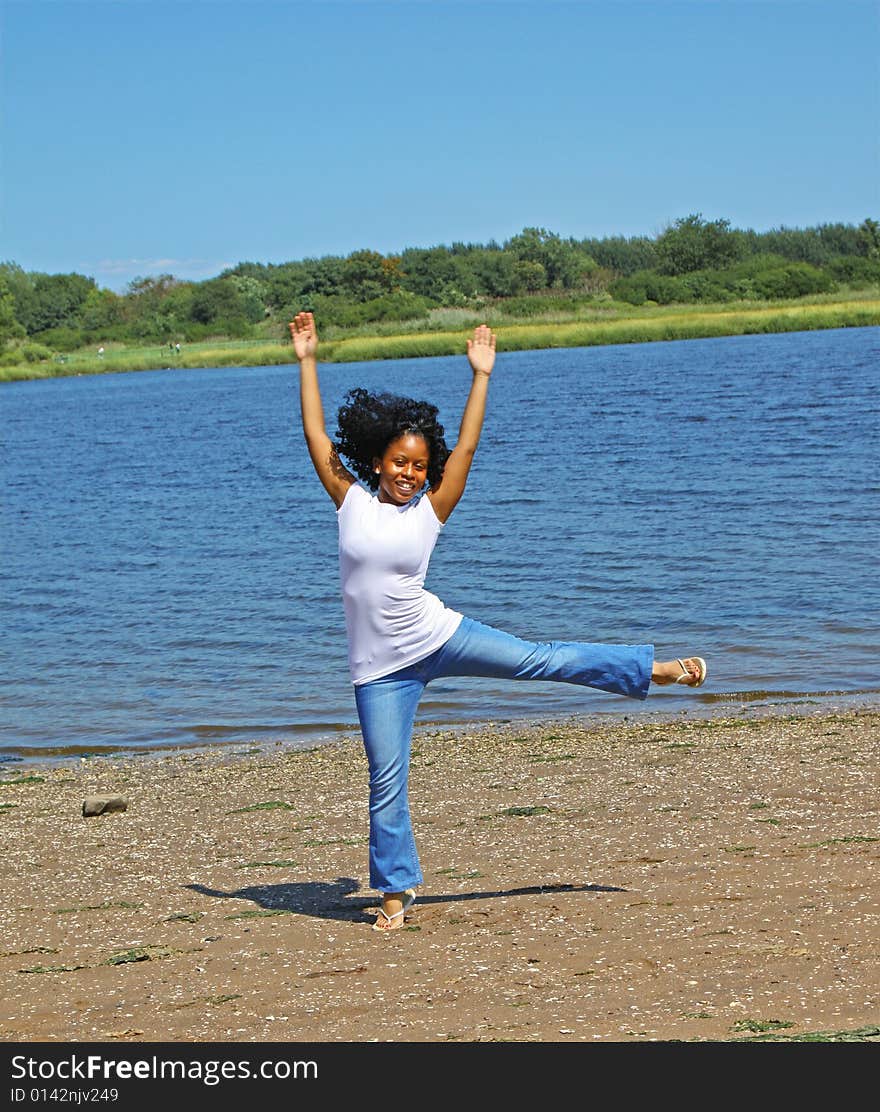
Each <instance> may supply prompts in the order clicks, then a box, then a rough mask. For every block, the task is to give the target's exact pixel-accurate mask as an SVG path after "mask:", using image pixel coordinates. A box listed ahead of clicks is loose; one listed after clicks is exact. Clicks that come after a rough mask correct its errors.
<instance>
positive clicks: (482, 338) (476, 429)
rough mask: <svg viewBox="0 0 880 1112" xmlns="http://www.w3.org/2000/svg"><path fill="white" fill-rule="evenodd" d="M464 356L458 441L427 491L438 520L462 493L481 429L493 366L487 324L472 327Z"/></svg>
mask: <svg viewBox="0 0 880 1112" xmlns="http://www.w3.org/2000/svg"><path fill="white" fill-rule="evenodd" d="M467 356H468V362H469V363H470V365H471V370H472V371H473V372H474V378H473V381H472V382H471V389H470V393H469V394H468V399H467V402H466V404H465V407H464V413H463V414H462V418H461V428H460V429H459V433H458V442H457V443H456V445H455V447H454V448H453V449H452V451H451V453H450V455H449V459H447V461H446V466H445V467H444V468H443V475H442V477H441V479H440V482H439V483H438V484H437V486H436V487H432V488H431V489H430V490H429V491H428V497H429V498H430V499H431V505H432V506H433V507H434V513H435V514H436V515H437V517H438V519H439V520H440V521H446V519H447V518H448V517H449V515H450V514H451V513H452V511H453V510H454V509H455V507H456V506H457V505H458V500H459V499H460V498H461V496H462V494H464V488H465V484H466V483H467V477H468V473H469V471H470V469H471V463H472V462H473V458H474V452H476V450H477V444H478V443H479V441H480V433H481V431H482V429H483V417H484V416H485V413H486V395H487V394H488V392H489V376H490V375H491V374H492V368H493V367H494V366H495V333H494V332H493V331H492V330H491V329H490V328H489V327H488V326H487V325H485V324H481V325H480V326H479V327H478V328H475V329H474V335H473V339H471V340H468V342H467Z"/></svg>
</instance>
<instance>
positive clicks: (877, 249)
mask: <svg viewBox="0 0 880 1112" xmlns="http://www.w3.org/2000/svg"><path fill="white" fill-rule="evenodd" d="M858 254H859V255H864V256H865V258H866V259H880V224H878V223H877V221H876V220H872V219H871V218H870V217H868V218H867V219H865V220H863V221H862V222H861V224H859V230H858Z"/></svg>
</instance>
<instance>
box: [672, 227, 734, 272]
mask: <svg viewBox="0 0 880 1112" xmlns="http://www.w3.org/2000/svg"><path fill="white" fill-rule="evenodd" d="M744 250H745V244H744V243H743V242H742V240H741V238H740V236H739V235H738V234H737V233H736V232H732V231H731V230H730V221H729V220H712V221H708V220H704V219H703V217H702V215H701V214H700V213H696V214H692V215H691V216H685V217H684V218H682V219H681V220H676V221H675V222H674V223H673V224H672V225H671V226H670V227H668V228H667V229H666V230H665V231H664V232H663V234H662V235H661V236H659V237H658V239H657V270H658V271H659V272H660V273H661V274H668V275H672V276H676V275H679V274H690V273H691V271H694V270H708V269H713V270H717V269H721V268H722V267H725V266H730V265H731V263H733V262H735V261H736V260H737V259H738V258H740V257H741V256H742V254H743V253H744Z"/></svg>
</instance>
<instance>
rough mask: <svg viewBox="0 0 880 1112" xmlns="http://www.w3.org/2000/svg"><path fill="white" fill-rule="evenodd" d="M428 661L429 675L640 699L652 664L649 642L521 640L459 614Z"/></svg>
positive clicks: (434, 677)
mask: <svg viewBox="0 0 880 1112" xmlns="http://www.w3.org/2000/svg"><path fill="white" fill-rule="evenodd" d="M429 661H430V665H431V674H430V677H429V678H430V679H436V678H438V677H440V676H486V677H491V678H494V679H512V680H551V681H556V682H558V683H573V684H578V685H580V686H582V687H594V688H597V689H598V690H600V691H609V692H612V693H614V694H616V695H626V696H628V697H629V698H632V699H644V698H646V697H647V694H648V688H649V687H650V684H651V677H652V672H653V669H654V646H653V645H605V644H598V643H592V642H586V641H525V640H523V639H522V638H520V637H514V636H513V635H512V634H510V633H504V632H502V631H501V630H499V629H495V628H494V627H492V626H487V625H483V623H482V622H475V621H474V620H473V619H472V618H463V619H462V621H461V624H460V625H459V627H458V629H457V630H456V631H455V633H454V634H453V635H452V637H450V639H449V640H448V641H447V642H446V644H445V645H444V646H443V648H442V649H440V650H439V651H438V652H437V653H436V654H434V656H432V657H430V658H429ZM664 674H665V673H664Z"/></svg>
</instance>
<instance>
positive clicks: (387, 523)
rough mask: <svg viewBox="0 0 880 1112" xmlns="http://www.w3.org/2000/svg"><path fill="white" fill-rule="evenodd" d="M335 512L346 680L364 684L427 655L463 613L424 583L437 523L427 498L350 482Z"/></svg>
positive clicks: (438, 527)
mask: <svg viewBox="0 0 880 1112" xmlns="http://www.w3.org/2000/svg"><path fill="white" fill-rule="evenodd" d="M336 519H337V521H338V523H339V577H340V580H341V582H342V601H343V605H344V607H345V624H346V628H347V631H348V665H349V670H350V672H351V678H352V682H353V683H355V684H360V683H368V682H369V681H370V680H376V679H379V678H380V677H382V676H387V675H390V674H391V673H392V672H396V671H398V669H400V668H405V667H406V666H407V665H409V664H415V663H416V662H417V661H419V660H424V659H425V657H426V656H430V655H431V653H432V652H434V651H435V650H436V649H439V648H440V646H441V645H445V644H446V642H447V641H448V640H449V638H450V637H451V636H452V635H453V633H455V631H456V629H458V625H459V623H460V622H461V619H462V615H461V614H459V613H457V612H456V611H455V610H450V609H449V608H448V607H447V606H445V605H444V604H443V603H442V602H441V601H440V599H439V598H437V596H436V595H432V594H431V592H430V591H426V590H425V587H424V583H425V574H426V573H427V570H428V561H429V560H430V559H431V553H432V552H433V551H434V545H435V544H436V543H437V538H438V536H439V535H440V531H441V529H442V528H443V523H442V522H441V521H440V520H439V519H438V517H437V515H436V514H435V513H434V507H433V506H432V505H431V500H430V498H428V497H427V496H425V495H423V496H422V497H421V498H418V497H416V498H413V499H412V501H410V502H407V503H406V505H405V506H396V505H394V503H391V502H380V501H379V499H378V498H377V497H376V496H375V495H373V494H370V493H369V491H367V490H365V489H364V488H363V487H362V486H359V485H358V484H357V483H352V485H351V486H350V487H349V488H348V491H347V492H346V495H345V499H344V500H343V503H342V505H341V506H340V507H339V509H338V510H337V511H336Z"/></svg>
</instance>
